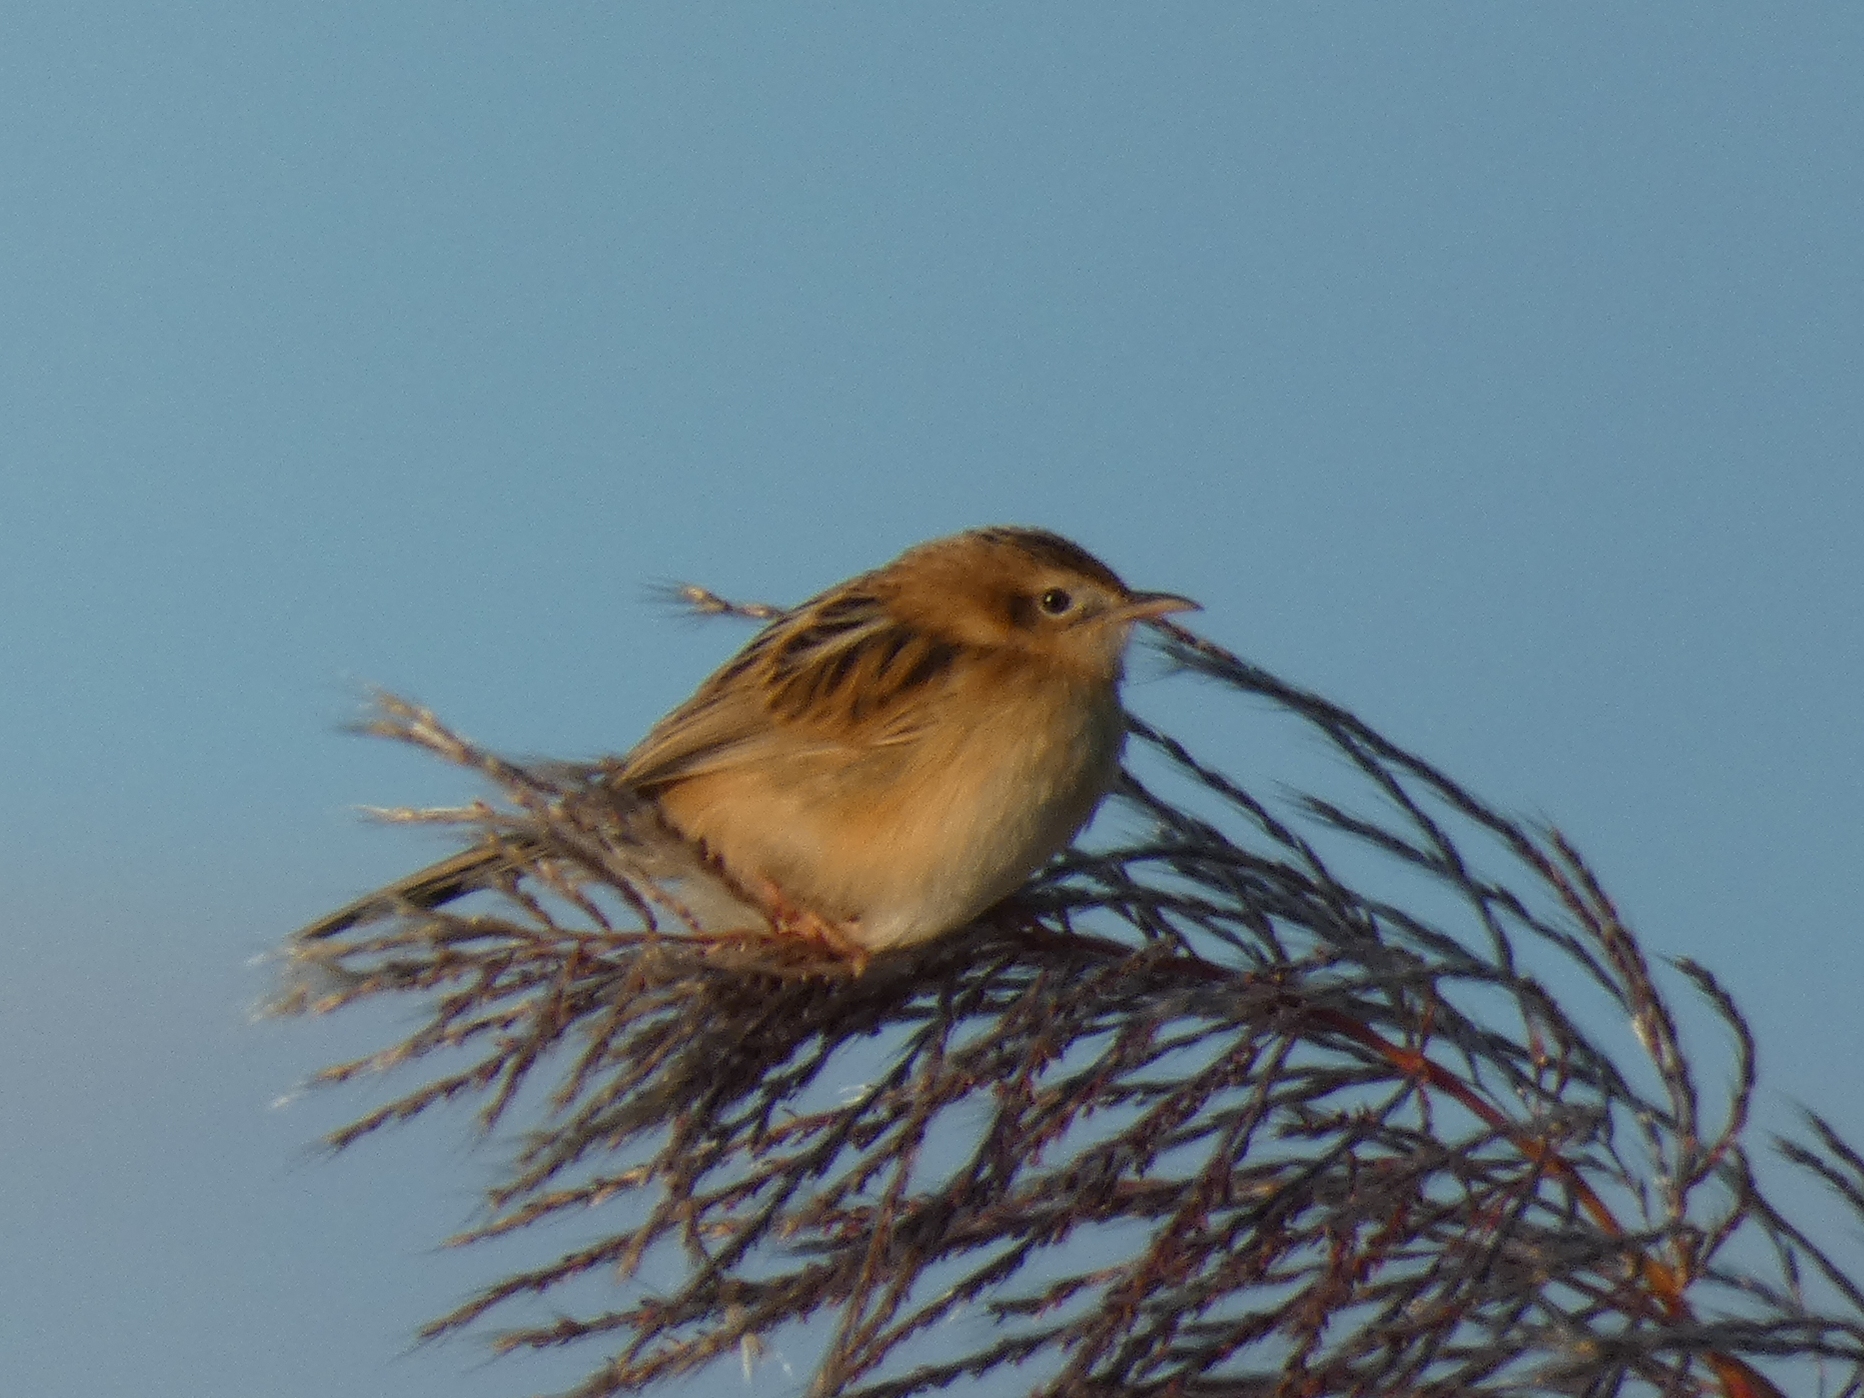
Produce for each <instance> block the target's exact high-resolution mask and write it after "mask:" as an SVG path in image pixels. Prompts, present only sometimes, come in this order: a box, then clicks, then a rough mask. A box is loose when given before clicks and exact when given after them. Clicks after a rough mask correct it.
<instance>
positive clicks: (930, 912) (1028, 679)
mask: <svg viewBox="0 0 1864 1398" xmlns="http://www.w3.org/2000/svg"><path fill="white" fill-rule="evenodd" d="M1197 606H1198V604H1197V603H1195V602H1192V601H1191V600H1190V599H1188V598H1185V597H1181V596H1178V595H1177V594H1175V593H1168V592H1141V591H1136V590H1134V589H1131V588H1129V587H1127V586H1126V584H1125V583H1124V582H1122V581H1121V580H1120V578H1119V576H1118V575H1117V574H1116V573H1115V572H1114V571H1113V570H1112V569H1111V568H1109V567H1108V566H1107V565H1106V564H1104V563H1102V562H1101V561H1100V560H1099V559H1098V558H1096V557H1095V556H1094V555H1093V554H1091V553H1089V552H1088V551H1087V550H1086V549H1084V548H1082V547H1081V546H1080V545H1078V544H1075V543H1073V542H1071V541H1069V540H1068V539H1065V538H1063V537H1062V536H1061V535H1059V534H1055V533H1052V532H1050V531H1048V530H1045V529H1036V528H1027V527H1021V526H1000V527H992V528H981V529H972V530H968V531H966V532H964V533H960V534H955V535H951V536H949V537H945V538H940V539H934V540H931V541H929V542H926V543H922V544H919V545H917V546H915V547H913V548H910V549H908V550H907V551H906V552H904V553H902V554H901V555H900V556H899V557H898V558H896V559H894V560H893V561H892V562H891V563H888V564H886V565H884V566H882V567H880V568H876V569H874V570H873V571H871V572H867V573H862V574H860V575H858V576H856V577H853V578H850V579H848V580H847V581H846V582H843V583H840V584H839V585H837V586H835V587H832V588H830V589H828V590H827V591H826V592H823V593H820V594H819V595H817V596H816V597H813V598H811V599H810V600H809V601H807V602H804V603H802V604H801V605H800V606H797V607H794V608H791V609H789V610H787V611H784V612H782V613H780V614H778V615H777V617H776V619H775V620H773V621H771V622H770V623H769V624H768V625H767V626H765V627H764V628H763V629H762V630H761V631H760V632H759V633H758V634H757V635H756V636H755V637H754V638H753V639H752V640H751V641H750V642H749V643H748V644H747V645H745V647H744V648H743V649H742V650H740V651H739V652H738V653H737V654H736V655H735V656H733V657H732V658H731V659H730V660H729V661H727V662H726V663H725V664H724V665H723V666H722V667H720V668H719V669H718V670H717V671H716V672H715V673H714V674H713V675H712V676H711V677H710V678H708V679H707V680H706V681H705V682H704V683H702V684H701V685H700V686H699V688H698V689H697V690H696V691H695V692H694V693H693V695H692V697H691V698H689V699H687V700H686V702H685V703H683V704H681V705H679V707H677V708H675V709H674V710H673V711H672V712H671V713H669V714H668V715H667V716H666V717H665V718H663V719H662V720H661V721H660V722H659V723H657V724H656V725H654V727H653V728H652V729H650V730H649V732H648V733H647V736H646V737H645V738H643V739H642V741H641V742H640V743H639V744H638V745H637V746H636V747H634V748H633V749H632V750H631V751H629V752H627V753H626V754H624V755H623V756H621V757H619V758H615V759H610V760H609V761H608V762H607V763H605V764H604V766H603V775H602V781H603V782H605V783H608V784H610V785H612V787H613V789H614V790H615V791H616V792H617V793H622V794H625V795H626V796H627V797H629V798H630V799H639V800H641V801H644V802H646V803H648V804H649V805H651V807H652V808H653V809H654V811H655V812H656V813H657V815H658V816H659V818H660V821H661V823H662V824H663V825H664V826H665V827H666V828H667V829H668V830H670V831H671V832H672V833H673V834H674V835H675V836H677V837H678V838H679V839H680V840H681V841H683V842H684V843H685V844H686V845H687V846H689V847H690V848H691V849H693V850H696V851H697V852H698V854H699V856H700V857H701V858H702V859H703V861H704V862H705V864H706V866H707V867H708V868H710V869H711V870H713V871H714V872H715V873H716V874H717V875H719V877H720V878H722V879H723V880H724V882H725V883H726V884H727V885H728V886H729V888H730V889H731V890H732V891H733V893H734V894H736V895H737V903H738V904H739V905H740V906H743V907H748V908H750V909H753V910H755V911H756V912H757V913H759V914H761V915H762V918H763V920H764V922H765V923H766V924H767V928H768V929H769V930H772V931H774V932H776V933H778V934H784V933H787V934H791V935H796V936H801V937H805V938H809V939H811V940H813V941H816V942H818V943H821V944H824V945H825V946H826V947H827V948H828V949H829V950H831V951H832V952H834V953H836V954H838V955H841V956H844V957H846V958H848V959H849V960H850V961H852V962H853V963H854V966H855V969H856V971H857V972H858V971H859V970H861V969H862V968H863V967H864V966H865V964H866V961H867V958H869V957H870V956H873V955H875V954H878V953H881V952H885V951H891V950H894V949H898V948H905V947H912V946H916V945H919V944H922V943H925V942H927V941H930V940H932V939H933V938H936V937H939V936H942V935H944V934H945V933H948V932H951V931H954V930H956V929H958V928H961V927H963V926H965V925H967V924H969V923H970V922H972V921H973V920H974V919H976V918H977V917H978V915H979V914H981V913H983V912H984V911H986V910H987V909H989V908H990V907H992V906H993V905H995V904H996V903H998V902H1000V901H1001V900H1002V899H1003V898H1005V897H1006V896H1008V895H1009V894H1010V893H1012V892H1013V891H1014V890H1015V889H1016V888H1018V887H1019V886H1020V885H1021V884H1022V883H1024V882H1025V881H1026V880H1027V879H1028V878H1029V877H1030V876H1031V875H1032V874H1034V873H1036V872H1037V871H1038V870H1040V869H1041V868H1042V867H1043V866H1044V865H1045V864H1047V863H1048V862H1049V860H1050V859H1051V858H1053V857H1054V856H1055V855H1056V854H1057V853H1059V852H1060V851H1061V850H1063V849H1064V848H1066V847H1067V846H1068V845H1069V844H1071V843H1072V842H1073V840H1074V838H1075V836H1076V835H1077V834H1079V833H1080V831H1081V829H1082V828H1083V827H1084V826H1085V825H1086V824H1087V822H1088V820H1089V819H1090V818H1091V817H1092V816H1093V814H1094V812H1095V810H1096V809H1097V808H1098V807H1099V805H1100V803H1101V801H1102V800H1103V799H1104V798H1105V797H1106V796H1107V794H1108V793H1109V792H1110V791H1111V790H1112V789H1113V787H1114V785H1115V784H1116V782H1117V780H1118V777H1119V772H1120V759H1121V753H1122V750H1123V747H1124V744H1125V739H1126V717H1125V710H1124V709H1123V708H1122V706H1121V703H1120V684H1121V681H1122V679H1123V678H1124V668H1125V667H1124V661H1125V654H1126V650H1127V645H1128V642H1129V640H1130V639H1131V636H1132V632H1133V628H1134V627H1135V625H1137V624H1140V623H1147V622H1156V621H1158V620H1159V619H1161V618H1163V617H1166V616H1169V615H1171V614H1173V613H1176V612H1183V611H1192V610H1197ZM521 857H522V851H520V852H519V854H518V855H517V856H514V851H513V848H512V845H511V842H510V841H509V840H504V841H499V842H493V841H490V840H488V841H486V842H483V843H481V844H478V845H475V846H472V847H469V848H468V849H466V850H464V851H462V852H461V853H459V854H457V855H455V856H453V857H452V858H450V859H447V860H444V861H442V862H440V863H438V864H435V865H432V866H430V867H429V868H426V869H423V870H421V871H420V872H418V873H415V874H413V875H411V876H409V877H408V878H406V879H403V880H401V881H400V882H399V883H396V884H394V885H391V886H390V887H389V888H387V889H384V890H382V891H380V892H378V893H375V894H371V895H369V896H368V897H366V898H363V899H360V900H358V901H357V902H355V903H352V904H350V905H349V906H348V907H346V908H342V909H339V910H338V911H337V912H334V913H332V914H330V915H328V916H327V917H325V918H323V919H320V920H319V921H317V922H314V923H312V924H310V925H309V926H307V927H305V928H303V929H301V930H300V932H299V933H298V936H299V937H301V938H321V937H328V936H332V935H335V934H336V933H339V932H342V931H344V930H347V929H348V928H350V927H353V926H355V925H357V924H358V923H362V922H367V921H371V920H373V919H375V918H377V917H380V916H383V915H385V914H386V913H388V912H390V911H395V910H402V911H405V910H406V909H407V908H408V907H410V906H412V907H414V908H418V909H432V908H437V907H439V906H441V905H442V904H444V903H447V902H449V901H451V900H452V899H454V898H457V897H460V896H462V895H464V894H466V893H469V892H472V891H473V890H474V889H477V888H484V887H487V886H489V885H490V884H491V883H492V882H494V876H495V875H496V874H497V873H498V872H499V871H500V870H506V871H508V870H510V869H511V868H513V867H514V859H515V858H521Z"/></svg>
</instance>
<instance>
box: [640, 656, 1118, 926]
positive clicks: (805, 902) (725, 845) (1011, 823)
mask: <svg viewBox="0 0 1864 1398" xmlns="http://www.w3.org/2000/svg"><path fill="white" fill-rule="evenodd" d="M981 678H982V679H983V680H984V681H986V682H985V683H984V684H982V685H980V686H979V692H978V693H975V694H969V693H966V692H965V690H963V689H962V688H953V689H951V690H948V691H947V692H946V693H945V694H943V695H942V696H940V697H941V699H943V700H945V701H949V702H941V703H939V704H937V705H935V706H934V708H933V712H932V713H931V714H930V715H929V717H928V719H927V720H926V721H925V722H923V723H922V724H920V725H919V726H918V727H917V728H916V729H915V730H913V732H912V733H911V735H910V736H908V737H905V738H902V739H901V740H899V741H896V742H893V743H888V744H884V745H876V746H872V747H867V748H859V747H853V746H846V747H823V746H820V745H817V746H814V747H806V746H800V745H799V747H798V750H797V751H796V753H795V754H793V755H791V756H789V757H783V756H775V757H772V758H771V759H768V760H765V761H760V762H758V763H755V764H748V765H746V766H744V767H739V768H733V769H729V770H725V771H720V772H716V773H709V774H706V775H704V776H699V777H695V778H694V779H692V780H690V781H687V782H682V783H679V784H678V785H676V786H673V787H671V788H669V789H668V790H667V791H666V792H665V793H664V794H663V795H662V797H661V804H662V806H663V808H664V809H665V810H666V812H667V814H668V817H669V818H670V819H671V820H672V821H673V823H674V824H675V825H677V826H678V827H679V828H680V829H681V830H682V831H684V832H685V833H686V834H687V835H688V836H690V837H692V838H695V839H698V840H700V841H702V842H703V843H704V844H705V845H706V846H707V847H708V849H710V850H711V851H712V853H713V854H715V855H716V856H717V857H718V858H719V859H720V860H721V861H722V862H723V863H724V865H725V867H726V869H727V870H728V871H729V872H731V873H733V874H734V875H736V876H737V877H738V878H739V879H740V880H741V881H744V882H745V883H747V884H750V885H755V884H756V883H758V882H759V881H768V882H770V883H773V884H775V885H776V886H777V887H779V888H781V889H782V890H783V891H784V892H785V893H786V894H787V895H788V896H789V897H790V898H792V899H793V900H795V901H796V902H798V903H800V904H801V905H802V906H804V907H806V908H808V909H810V910H811V911H813V912H816V913H818V914H820V915H821V916H823V917H826V918H829V919H831V920H834V921H837V922H840V923H844V924H847V926H848V929H849V933H850V935H851V936H853V937H854V938H855V939H857V940H858V941H860V942H861V943H862V944H863V945H866V946H868V947H869V948H871V949H875V950H878V949H881V948H884V947H889V946H900V945H906V944H910V943H913V942H918V941H923V940H926V939H927V938H930V937H933V936H936V935H938V934H939V933H941V932H944V931H948V930H951V929H952V928H955V927H957V926H959V925H961V924H963V923H964V922H967V921H969V920H970V919H971V918H973V917H975V916H976V915H977V914H978V913H980V912H982V911H983V910H984V909H985V908H987V907H989V906H990V905H991V904H992V903H995V902H997V901H998V900H999V899H1001V898H1002V897H1004V896H1005V895H1007V894H1008V893H1010V892H1011V891H1012V890H1014V889H1015V888H1016V887H1017V886H1018V885H1020V884H1021V883H1022V882H1023V881H1024V880H1026V879H1027V878H1028V877H1029V876H1030V875H1031V874H1032V873H1034V872H1035V871H1036V870H1037V869H1039V868H1041V866H1042V865H1043V864H1045V863H1047V861H1048V860H1049V859H1050V858H1051V857H1052V856H1053V855H1054V854H1055V853H1056V852H1057V851H1059V850H1061V849H1062V848H1064V847H1065V846H1066V845H1067V844H1068V843H1069V841H1070V840H1072V839H1073V838H1074V836H1075V834H1076V833H1077V832H1078V831H1079V830H1080V828H1081V827H1082V826H1083V825H1084V824H1085V823H1086V822H1087V820H1088V818H1089V817H1090V816H1092V814H1093V812H1094V809H1095V807H1096V806H1097V805H1098V804H1099V802H1100V800H1101V798H1102V797H1103V796H1104V795H1105V794H1106V793H1107V791H1108V790H1109V789H1110V788H1111V786H1112V784H1113V781H1114V779H1115V777H1116V776H1117V774H1118V771H1119V759H1120V750H1121V746H1122V743H1123V740H1124V735H1125V720H1124V716H1123V714H1122V712H1121V709H1120V706H1119V699H1118V695H1117V692H1116V690H1115V688H1114V686H1113V685H1112V684H1110V683H1109V684H1105V685H1083V684H1081V683H1080V682H1078V681H1076V680H1073V679H1071V678H1062V677H1046V676H1038V677H1024V678H1023V681H1022V682H1018V680H1017V677H1015V676H1010V677H1007V679H1006V677H1004V676H990V675H984V676H982V677H981Z"/></svg>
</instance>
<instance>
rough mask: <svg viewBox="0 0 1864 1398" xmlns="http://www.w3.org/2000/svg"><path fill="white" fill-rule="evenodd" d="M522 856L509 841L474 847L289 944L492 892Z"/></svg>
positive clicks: (368, 897)
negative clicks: (503, 875)
mask: <svg viewBox="0 0 1864 1398" xmlns="http://www.w3.org/2000/svg"><path fill="white" fill-rule="evenodd" d="M526 858H527V853H526V851H525V850H524V849H523V848H522V847H514V846H513V845H512V843H511V842H510V841H501V842H499V843H497V844H490V843H488V844H478V845H474V846H473V847H472V848H471V849H464V850H461V851H460V852H459V853H458V854H456V855H454V856H453V857H452V858H451V859H443V860H441V861H440V862H439V863H438V864H430V865H428V866H427V867H426V868H425V869H422V870H419V871H418V872H416V873H412V874H409V875H408V876H407V877H406V878H405V879H401V880H399V881H397V882H395V883H392V884H390V885H388V887H386V888H378V889H376V890H375V892H373V893H368V894H364V895H363V896H362V897H361V898H358V899H357V900H356V901H355V902H354V903H350V904H347V905H346V906H344V907H341V908H338V909H337V910H336V911H335V912H333V913H329V914H326V915H325V916H323V917H320V918H318V919H317V921H315V922H312V923H307V924H306V925H305V926H303V927H300V928H299V929H298V930H297V931H296V932H295V933H293V934H292V935H293V940H295V941H316V940H318V939H320V938H323V937H334V936H336V935H337V934H338V933H339V932H347V931H349V929H350V928H352V927H355V926H356V925H357V924H359V923H364V922H374V921H376V920H377V919H379V918H384V917H388V916H390V915H391V914H393V913H397V912H405V911H406V910H407V909H409V908H410V907H412V908H418V909H423V910H424V909H428V908H438V907H440V906H441V905H442V904H445V903H451V902H452V901H453V900H454V899H455V898H463V897H465V896H466V895H467V894H468V893H472V892H474V891H475V890H477V889H481V888H488V887H492V886H493V885H495V884H496V882H497V876H498V875H499V874H500V873H501V872H503V871H505V870H507V869H511V868H515V867H517V866H518V865H520V864H522V863H524V862H525V860H526Z"/></svg>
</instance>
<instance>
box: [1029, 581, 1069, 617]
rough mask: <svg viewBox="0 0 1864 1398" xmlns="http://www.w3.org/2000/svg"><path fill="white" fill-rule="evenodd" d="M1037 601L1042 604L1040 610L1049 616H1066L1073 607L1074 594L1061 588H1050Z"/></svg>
mask: <svg viewBox="0 0 1864 1398" xmlns="http://www.w3.org/2000/svg"><path fill="white" fill-rule="evenodd" d="M1037 600H1039V601H1040V602H1041V603H1042V610H1043V611H1045V612H1047V613H1048V614H1049V615H1050V616H1066V615H1067V614H1068V611H1069V609H1070V608H1072V607H1073V606H1074V594H1073V593H1072V592H1069V591H1068V590H1067V589H1066V588H1062V587H1051V588H1050V589H1049V590H1048V591H1047V592H1044V593H1043V594H1042V596H1041V597H1040V598H1039V599H1037Z"/></svg>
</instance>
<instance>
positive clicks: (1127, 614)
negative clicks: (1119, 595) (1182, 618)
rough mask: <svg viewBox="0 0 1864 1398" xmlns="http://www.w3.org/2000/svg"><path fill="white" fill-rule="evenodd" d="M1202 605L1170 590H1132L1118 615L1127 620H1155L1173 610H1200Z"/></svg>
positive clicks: (1168, 614)
mask: <svg viewBox="0 0 1864 1398" xmlns="http://www.w3.org/2000/svg"><path fill="white" fill-rule="evenodd" d="M1202 610H1203V608H1202V607H1200V606H1198V604H1197V603H1195V602H1193V601H1192V600H1191V599H1190V598H1189V597H1180V596H1178V595H1177V594H1176V593H1171V592H1133V593H1128V594H1127V600H1126V604H1125V605H1124V606H1122V607H1121V608H1120V612H1119V614H1120V616H1121V617H1122V618H1124V619H1125V620H1127V621H1156V620H1158V618H1160V617H1162V616H1170V615H1171V614H1172V613H1173V612H1201V611H1202Z"/></svg>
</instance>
